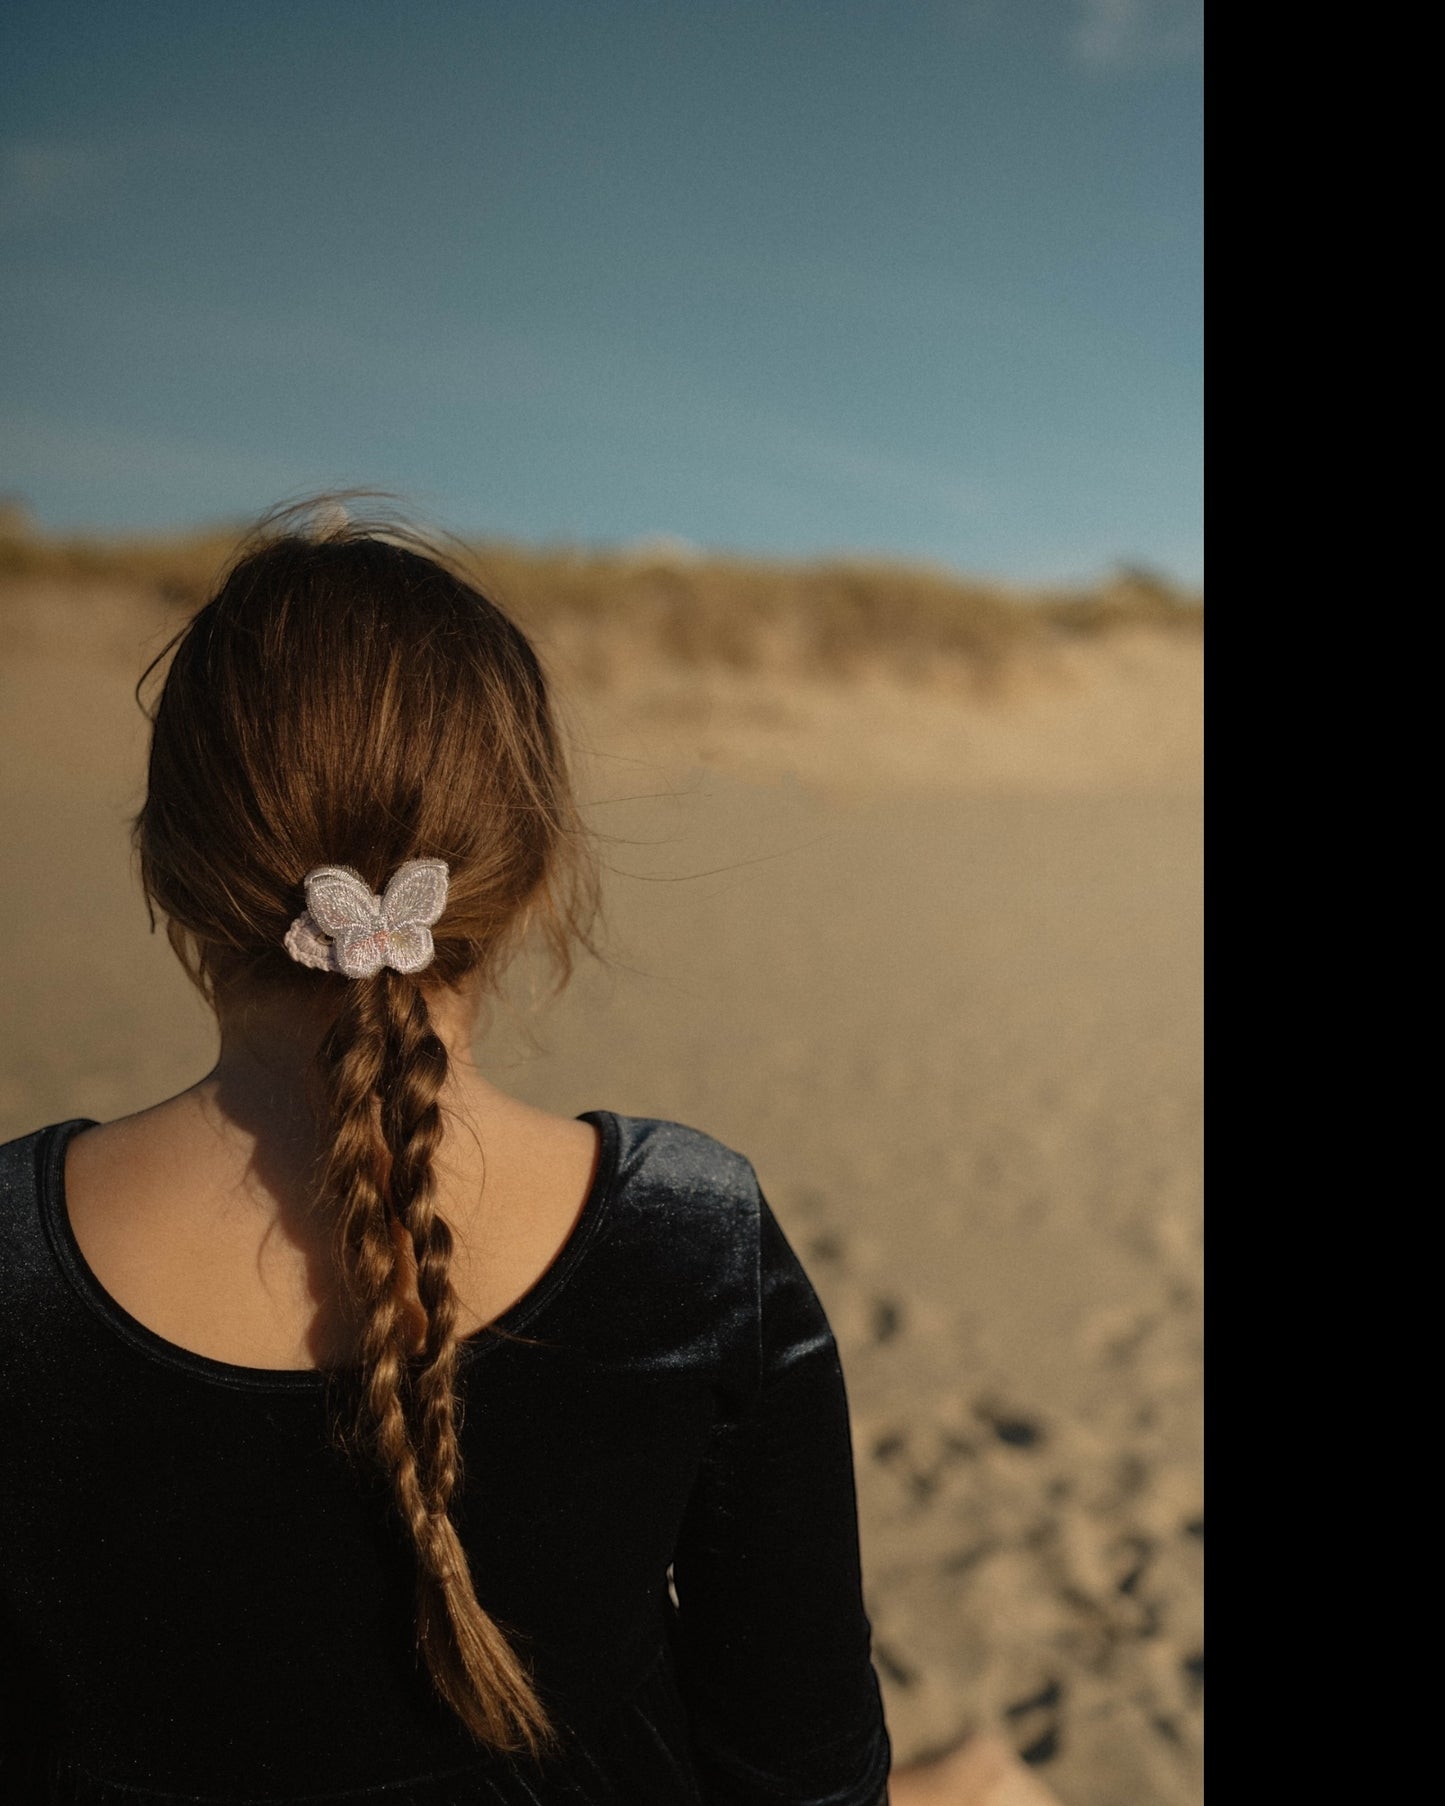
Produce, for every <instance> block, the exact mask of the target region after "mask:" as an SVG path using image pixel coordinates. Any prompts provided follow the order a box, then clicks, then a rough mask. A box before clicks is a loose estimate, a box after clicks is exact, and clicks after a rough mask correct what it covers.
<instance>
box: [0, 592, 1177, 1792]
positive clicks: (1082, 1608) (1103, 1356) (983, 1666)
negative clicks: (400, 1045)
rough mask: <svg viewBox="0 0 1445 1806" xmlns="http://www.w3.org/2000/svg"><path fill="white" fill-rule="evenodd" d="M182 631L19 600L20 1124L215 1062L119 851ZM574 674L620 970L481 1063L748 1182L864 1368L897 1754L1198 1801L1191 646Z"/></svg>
mask: <svg viewBox="0 0 1445 1806" xmlns="http://www.w3.org/2000/svg"><path fill="white" fill-rule="evenodd" d="M166 621H167V613H166V611H165V610H164V609H162V608H160V607H159V606H158V605H156V604H153V603H151V602H149V601H147V600H146V599H145V598H144V597H142V596H141V595H139V593H132V592H127V591H125V590H123V589H116V588H114V587H113V586H110V587H107V586H105V585H101V586H99V587H97V586H96V585H94V584H91V585H90V586H86V585H85V584H83V583H78V582H76V581H74V580H67V579H55V578H51V579H43V580H42V579H37V578H30V579H25V580H23V581H22V580H19V579H12V580H11V582H10V586H9V588H8V590H7V591H4V592H0V685H3V690H0V708H3V721H0V735H3V740H0V746H3V774H0V808H3V828H4V835H5V846H6V850H7V857H6V866H5V873H4V896H3V904H4V909H5V912H6V922H7V934H6V935H5V936H4V937H3V938H0V980H3V984H4V989H5V996H6V998H7V1000H8V1025H7V1026H8V1040H7V1051H6V1053H5V1054H4V1055H3V1057H0V1135H11V1134H16V1133H20V1132H22V1131H24V1130H27V1129H29V1128H32V1127H34V1126H36V1125H38V1124H39V1123H42V1122H48V1121H53V1120H55V1119H57V1118H60V1117H64V1116H70V1115H77V1114H88V1115H94V1116H99V1117H107V1116H112V1115H115V1114H119V1113H122V1112H124V1111H126V1110H128V1109H131V1108H134V1107H136V1106H138V1105H140V1104H142V1103H145V1102H149V1101H152V1100H153V1099H155V1098H157V1097H159V1096H161V1095H164V1094H166V1093H168V1092H170V1091H172V1090H174V1089H176V1088H178V1087H180V1086H182V1085H185V1084H187V1083H189V1082H190V1081H191V1080H193V1079H194V1078H195V1077H197V1076H198V1075H199V1074H200V1072H202V1071H203V1070H204V1069H205V1067H206V1066H207V1064H208V1063H209V1059H210V1056H211V1053H212V1043H211V1038H210V1033H209V1027H208V1019H207V1018H206V1016H205V1014H204V1012H203V1010H202V1008H201V1006H200V1005H199V1003H198V1002H197V1001H196V1000H195V999H194V998H193V996H192V994H191V993H190V992H189V990H188V988H187V987H186V985H185V983H184V980H183V979H182V977H181V975H180V973H179V970H178V969H177V968H176V967H175V965H174V962H173V960H172V957H171V955H170V952H169V949H168V948H167V947H166V946H165V943H164V941H163V939H161V938H159V937H156V938H154V939H153V938H151V937H149V936H148V935H147V933H146V921H145V914H144V910H143V907H142V905H141V903H140V900H139V896H138V893H137V891H136V890H135V888H134V885H133V882H132V879H131V874H130V871H129V861H128V854H127V849H126V841H125V818H126V815H127V813H128V812H129V811H130V810H132V809H133V808H134V807H135V806H136V804H137V802H138V801H139V795H140V792H139V787H138V786H139V779H140V759H141V755H142V751H143V746H144V723H143V722H142V720H141V717H140V715H139V713H138V712H137V711H136V708H135V705H134V702H133V701H132V699H131V695H130V685H131V684H132V683H133V681H134V678H135V676H136V674H137V673H138V671H139V669H140V667H141V665H142V664H143V662H144V656H143V654H144V649H145V647H146V646H147V644H150V645H151V646H152V647H153V646H154V644H157V643H158V636H159V635H160V634H161V632H162V630H163V628H164V626H165V624H166ZM553 653H554V659H555V662H556V663H557V665H558V667H559V669H560V671H561V673H562V676H563V679H564V681H566V680H567V679H568V678H569V677H570V679H571V680H572V688H573V692H574V707H573V718H574V726H575V731H576V734H577V738H578V741H579V743H580V745H581V747H582V748H583V757H582V774H583V788H584V791H585V792H586V794H587V795H588V797H589V799H590V802H591V813H592V819H593V821H594V824H595V825H596V826H597V828H598V830H599V832H600V834H601V835H602V836H603V844H604V856H605V860H606V863H607V867H608V872H609V876H608V884H607V902H608V911H609V917H610V922H611V940H610V960H609V963H608V965H607V966H605V967H602V968H591V969H588V970H584V971H583V973H582V974H581V975H580V976H579V979H578V980H577V982H576V983H575V984H574V987H573V988H572V990H571V991H570V992H569V993H568V995H567V996H566V997H565V998H564V999H563V1000H562V1002H561V1003H560V1004H558V1005H557V1006H555V1007H554V1008H553V1009H551V1010H550V1011H548V1012H546V1013H545V1014H544V1015H542V1016H541V1017H540V1019H537V1020H535V1021H533V1022H532V1023H531V1026H530V1031H529V1032H530V1037H531V1038H530V1039H529V1032H528V1031H527V1029H526V1028H525V1025H524V1022H523V1019H522V1002H521V998H522V995H523V993H524V991H525V983H524V979H525V974H522V975H519V980H518V983H517V985H516V986H514V988H513V996H512V998H511V1000H510V1002H509V1003H508V1005H507V1006H506V1007H504V1008H502V1009H501V1010H499V1012H498V1015H497V1020H496V1022H495V1024H494V1026H493V1028H492V1030H491V1032H490V1034H489V1037H488V1041H487V1044H486V1048H485V1058H486V1059H487V1060H488V1062H489V1063H490V1066H491V1068H492V1070H493V1072H494V1075H495V1076H497V1077H498V1078H499V1080H500V1081H501V1082H503V1083H509V1084H510V1085H511V1086H512V1087H513V1088H514V1089H516V1090H517V1091H518V1092H520V1093H522V1094H523V1095H526V1096H528V1097H531V1098H534V1099H537V1100H538V1101H543V1102H546V1103H547V1104H549V1105H551V1106H552V1107H554V1108H559V1109H564V1110H567V1111H578V1110H582V1109H585V1108H589V1107H593V1106H597V1105H604V1106H607V1107H610V1108H614V1109H618V1110H622V1111H636V1112H639V1113H645V1114H655V1115H665V1116H674V1117H677V1118H680V1119H681V1120H683V1121H685V1122H690V1123H693V1124H695V1125H697V1126H699V1127H701V1128H705V1129H707V1130H709V1131H710V1132H711V1133H713V1134H716V1135H718V1136H720V1137H721V1138H722V1139H723V1140H725V1141H729V1142H731V1143H732V1144H733V1145H735V1146H737V1147H740V1148H742V1149H744V1150H745V1151H746V1152H747V1153H748V1154H749V1155H750V1156H751V1157H752V1158H753V1160H754V1163H755V1165H756V1166H757V1167H758V1170H759V1172H760V1174H761V1176H762V1179H763V1182H764V1186H765V1188H766V1189H767V1191H768V1193H769V1196H770V1198H771V1199H772V1201H773V1203H774V1206H775V1208H776V1209H777V1211H778V1214H779V1216H780V1218H781V1220H782V1222H783V1224H784V1227H785V1228H786V1230H787V1231H788V1233H789V1235H790V1237H791V1238H792V1240H793V1242H794V1244H795V1246H796V1247H797V1248H798V1250H799V1252H800V1253H801V1254H802V1256H803V1258H804V1261H805V1263H806V1264H807V1266H808V1268H809V1270H810V1272H811V1273H812V1275H813V1277H814V1280H815V1282H816V1284H817V1286H818V1289H819V1291H820V1293H821V1294H822V1296H823V1299H824V1302H825V1303H826V1305H827V1307H828V1310H829V1313H830V1316H831V1317H832V1320H833V1323H834V1326H835V1328H836V1330H837V1333H838V1337H839V1341H840V1344H841V1346H842V1349H843V1355H844V1361H845V1365H846V1369H847V1373H848V1377H849V1384H850V1392H851V1396H852V1401H853V1410H854V1434H855V1448H856V1455H857V1462H858V1474H859V1491H860V1513H861V1520H862V1529H863V1538H864V1560H865V1574H866V1581H867V1589H868V1598H869V1606H870V1610H871V1613H872V1616H873V1620H874V1627H875V1633H876V1638H877V1653H878V1661H879V1666H880V1670H881V1673H882V1675H883V1681H884V1686H885V1690H886V1694H887V1699H888V1708H889V1717H890V1724H891V1726H892V1730H893V1735H894V1740H895V1745H896V1749H897V1753H898V1757H899V1760H900V1761H901V1760H904V1759H906V1758H907V1757H909V1756H911V1755H914V1754H918V1753H921V1752H924V1751H926V1750H929V1749H932V1748H936V1747H940V1746H942V1745H943V1744H945V1743H946V1742H948V1741H949V1740H950V1739H951V1738H953V1737H954V1736H956V1735H957V1734H958V1733H959V1732H960V1731H962V1730H964V1729H966V1728H969V1727H971V1726H987V1727H991V1728H992V1729H994V1730H996V1731H998V1732H999V1733H1000V1734H1001V1735H1003V1736H1004V1737H1005V1738H1006V1739H1007V1740H1008V1742H1009V1743H1010V1744H1012V1746H1013V1747H1014V1748H1015V1749H1018V1750H1020V1751H1022V1752H1024V1753H1025V1755H1026V1756H1027V1758H1028V1760H1029V1761H1030V1762H1031V1763H1032V1764H1033V1765H1035V1767H1036V1768H1037V1771H1038V1773H1039V1774H1040V1775H1041V1776H1042V1777H1044V1778H1046V1779H1047V1780H1048V1782H1049V1785H1050V1786H1051V1787H1052V1788H1053V1789H1054V1790H1055V1791H1056V1793H1057V1794H1058V1796H1059V1797H1060V1799H1061V1800H1062V1801H1064V1802H1065V1803H1066V1806H1144V1803H1146V1802H1147V1803H1149V1806H1155V1803H1157V1806H1184V1803H1185V1802H1193V1801H1195V1800H1197V1799H1198V1797H1199V1793H1200V1736H1201V1702H1200V1693H1201V1684H1202V1654H1201V1651H1202V1627H1201V1621H1200V1611H1201V1605H1200V1595H1201V1588H1200V1568H1201V1562H1202V1537H1203V1517H1202V1500H1201V1492H1200V1406H1199V1388H1200V1382H1199V1358H1200V1351H1199V1339H1200V1311H1201V1299H1200V1258H1199V1237H1200V1229H1199V1054H1198V1048H1199V1034H1200V1021H1199V1013H1200V1000H1199V858H1200V823H1199V811H1200V804H1199V708H1200V704H1199V667H1200V654H1199V646H1198V642H1197V640H1195V639H1190V638H1187V637H1181V636H1180V635H1178V634H1171V633H1167V632H1151V631H1150V630H1149V629H1148V628H1146V627H1139V628H1136V629H1130V630H1128V631H1123V632H1119V633H1115V634H1111V635H1105V636H1102V637H1099V638H1095V639H1091V640H1088V641H1082V642H1079V643H1075V644H1068V645H1063V646H1051V647H1045V648H1042V649H1041V650H1040V651H1039V654H1038V656H1037V657H1034V658H1032V659H1031V660H1030V661H1026V662H1025V663H1024V664H1022V665H1020V666H1019V667H1018V669H1016V670H1015V671H1013V672H1012V673H1011V675H1010V677H1009V679H1008V681H1007V682H1005V683H1003V684H1002V685H1000V686H999V687H998V688H997V689H996V690H995V692H994V693H993V694H992V695H991V696H990V697H987V698H983V697H980V696H979V695H978V694H977V693H975V692H972V691H970V690H969V689H968V688H967V687H966V686H959V685H957V684H950V683H949V682H948V681H947V678H946V674H945V675H944V677H942V678H940V679H939V680H938V681H933V682H923V683H919V682H913V683H906V682H904V681H903V680H902V678H901V677H900V676H898V674H897V673H896V672H895V673H893V674H892V675H886V674H884V673H883V672H882V671H881V670H880V671H874V672H872V673H871V674H870V673H869V672H868V671H867V670H866V669H865V670H860V671H859V672H857V673H855V675H854V676H853V678H852V679H851V680H850V681H846V682H845V681H842V680H839V679H828V680H826V681H825V680H824V679H822V678H821V677H819V678H815V679H811V680H810V679H809V678H807V677H806V676H800V675H799V674H798V673H797V672H796V671H790V672H788V673H786V674H783V673H778V672H773V673H771V674H770V672H769V670H768V669H767V668H766V667H765V666H764V667H762V668H757V669H752V670H743V669H738V668H727V667H724V666H713V665H709V664H707V663H705V662H704V663H703V664H691V665H688V664H684V663H680V662H677V661H668V660H666V659H662V658H654V659H651V660H645V659H641V658H639V659H637V660H635V661H633V662H632V663H631V664H630V665H629V666H628V668H627V669H626V670H624V671H622V672H620V673H619V672H618V671H616V670H612V671H610V672H609V673H608V674H607V678H606V681H605V683H600V682H599V681H598V680H597V677H596V672H595V669H593V671H592V675H591V676H590V677H589V662H588V659H587V656H586V647H585V645H582V644H581V643H580V642H579V641H578V640H577V639H576V638H575V636H574V637H573V638H571V639H569V638H568V636H567V634H566V633H560V632H559V634H558V635H557V636H556V639H555V642H554V645H553Z"/></svg>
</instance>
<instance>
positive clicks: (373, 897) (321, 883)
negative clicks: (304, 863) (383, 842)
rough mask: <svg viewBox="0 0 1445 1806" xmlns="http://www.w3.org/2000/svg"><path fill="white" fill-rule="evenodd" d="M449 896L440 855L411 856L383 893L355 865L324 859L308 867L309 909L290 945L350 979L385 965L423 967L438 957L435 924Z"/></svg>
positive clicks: (311, 962) (303, 961) (306, 960)
mask: <svg viewBox="0 0 1445 1806" xmlns="http://www.w3.org/2000/svg"><path fill="white" fill-rule="evenodd" d="M446 902H447V867H446V865H445V863H444V862H443V861H442V860H440V859H408V860H407V861H406V863H405V864H404V865H399V866H398V867H397V869H396V871H395V873H394V874H393V875H392V878H391V882H390V883H389V884H388V885H387V887H386V889H385V891H384V892H383V893H382V894H381V896H377V894H376V893H375V891H372V890H369V889H368V888H367V884H366V880H365V879H364V878H363V877H362V876H361V874H360V873H359V872H356V871H353V870H352V868H351V867H350V866H349V865H318V866H316V867H315V868H314V869H313V870H311V871H309V872H308V873H307V874H306V909H305V912H304V913H303V914H302V915H299V916H297V918H296V920H295V921H294V922H293V923H292V924H291V926H290V927H289V928H288V929H287V930H286V937H285V947H286V951H287V952H288V953H289V954H290V955H291V957H292V959H294V960H296V961H297V962H298V963H299V964H300V965H303V966H312V967H314V968H315V969H316V970H317V971H318V972H340V973H341V974H342V975H343V976H344V977H346V978H370V977H371V976H372V974H373V973H375V972H379V971H380V970H381V968H382V967H383V966H390V967H391V968H392V970H393V971H394V972H405V973H412V972H420V971H421V970H422V969H423V967H425V966H429V965H430V964H431V962H432V959H433V957H434V956H435V953H436V947H435V944H434V943H433V941H432V934H431V925H432V923H433V922H435V921H436V920H437V918H438V917H439V916H440V915H441V913H442V911H443V910H444V909H445V908H446Z"/></svg>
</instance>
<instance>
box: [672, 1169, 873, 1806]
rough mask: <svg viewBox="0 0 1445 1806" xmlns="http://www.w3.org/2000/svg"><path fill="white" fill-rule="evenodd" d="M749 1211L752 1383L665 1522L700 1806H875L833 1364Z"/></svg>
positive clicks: (864, 1629) (779, 1251)
mask: <svg viewBox="0 0 1445 1806" xmlns="http://www.w3.org/2000/svg"><path fill="white" fill-rule="evenodd" d="M759 1204H760V1214H759V1244H758V1293H757V1337H758V1384H757V1387H756V1390H755V1393H754V1396H753V1398H752V1400H751V1402H750V1405H749V1406H748V1408H747V1409H745V1410H743V1411H742V1412H741V1413H739V1414H738V1415H737V1416H736V1417H734V1418H732V1419H730V1420H728V1421H725V1422H723V1423H720V1424H719V1425H718V1426H717V1428H716V1430H715V1433H714V1436H713V1440H712V1443H711V1446H710V1448H709V1450H708V1453H707V1456H706V1458H705V1461H704V1464H703V1469H702V1472H701V1474H700V1477H699V1480H698V1483H697V1486H696V1487H695V1489H694V1492H693V1494H692V1497H691V1499H690V1501H689V1504H688V1509H687V1513H686V1516H685V1519H684V1522H683V1527H682V1533H681V1537H680V1539H679V1543H678V1547H677V1550H676V1554H675V1558H674V1562H673V1574H674V1584H675V1587H676V1590H677V1598H678V1615H677V1622H676V1638H677V1645H678V1666H679V1674H680V1678H681V1682H682V1686H683V1689H684V1694H685V1697H686V1699H687V1704H688V1709H689V1713H690V1716H691V1719H692V1723H693V1726H694V1736H695V1740H696V1745H697V1752H698V1758H699V1763H700V1766H701V1770H702V1773H703V1774H704V1776H705V1778H706V1785H707V1788H708V1799H709V1802H710V1806H711V1803H714V1802H715V1803H716V1806H764V1803H766V1806H875V1802H879V1801H882V1800H884V1799H886V1785H887V1774H888V1764H889V1754H890V1751H889V1742H888V1733H887V1730H886V1728H885V1725H884V1719H883V1707H882V1701H881V1697H880V1694H879V1689H878V1680H877V1676H876V1674H875V1673H874V1670H873V1666H872V1661H871V1657H870V1628H869V1624H868V1619H867V1617H866V1615H865V1613H864V1608H863V1598H862V1577H861V1570H860V1563H859V1552H858V1512H857V1498H856V1492H855V1486H854V1475H853V1455H852V1445H851V1437H850V1432H849V1420H848V1402H847V1395H846V1391H845V1387H844V1380H843V1370H842V1366H841V1364H840V1362H839V1359H838V1350H837V1346H836V1343H835V1342H834V1339H833V1334H832V1330H831V1329H830V1327H829V1324H828V1320H827V1317H826V1315H825V1314H824V1311H823V1307H822V1304H821V1303H820V1302H819V1299H818V1296H817V1294H816V1292H815V1291H814V1289H813V1286H812V1284H811V1282H810V1281H809V1279H808V1277H807V1275H806V1273H805V1272H804V1271H803V1268H802V1266H801V1264H800V1263H799V1261H798V1259H797V1256H796V1255H795V1254H794V1252H793V1250H792V1248H791V1247H790V1246H789V1244H788V1241H787V1238H786V1237H785V1236H784V1234H783V1231H782V1229H781V1227H780V1226H779V1224H778V1222H777V1220H776V1218H775V1217H774V1216H773V1213H772V1211H771V1209H770V1208H769V1206H768V1204H767V1201H766V1200H765V1199H762V1198H761V1197H760V1200H759Z"/></svg>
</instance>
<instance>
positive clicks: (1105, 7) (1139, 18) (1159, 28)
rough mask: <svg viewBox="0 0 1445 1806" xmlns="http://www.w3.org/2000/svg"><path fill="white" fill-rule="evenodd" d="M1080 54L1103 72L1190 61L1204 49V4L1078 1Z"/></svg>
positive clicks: (1195, 0) (1196, 0)
mask: <svg viewBox="0 0 1445 1806" xmlns="http://www.w3.org/2000/svg"><path fill="white" fill-rule="evenodd" d="M1070 42H1071V47H1072V49H1073V52H1074V55H1075V56H1076V57H1077V58H1078V60H1079V61H1080V62H1081V63H1083V64H1084V65H1085V66H1086V67H1088V68H1091V69H1099V70H1113V69H1141V68H1150V69H1153V68H1158V67H1159V66H1160V65H1161V64H1169V63H1183V62H1189V61H1190V60H1191V59H1193V58H1195V57H1197V56H1198V55H1199V53H1200V51H1201V50H1202V48H1203V45H1204V3H1203V0H1075V17H1074V26H1073V31H1072V34H1071V39H1070Z"/></svg>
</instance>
